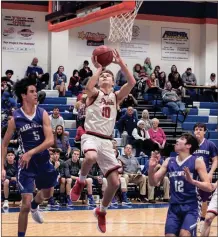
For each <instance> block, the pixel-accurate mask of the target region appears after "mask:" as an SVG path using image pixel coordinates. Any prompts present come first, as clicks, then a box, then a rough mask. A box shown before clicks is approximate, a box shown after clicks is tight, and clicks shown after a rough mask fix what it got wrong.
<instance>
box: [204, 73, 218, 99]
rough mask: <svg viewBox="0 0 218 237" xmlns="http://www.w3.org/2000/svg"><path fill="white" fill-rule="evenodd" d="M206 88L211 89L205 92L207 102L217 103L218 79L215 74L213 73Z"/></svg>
mask: <svg viewBox="0 0 218 237" xmlns="http://www.w3.org/2000/svg"><path fill="white" fill-rule="evenodd" d="M205 86H210V87H211V88H210V89H205V90H204V96H205V99H206V101H209V102H216V101H217V99H218V89H215V88H217V79H216V74H215V73H211V75H210V80H209V81H207V82H206V84H205Z"/></svg>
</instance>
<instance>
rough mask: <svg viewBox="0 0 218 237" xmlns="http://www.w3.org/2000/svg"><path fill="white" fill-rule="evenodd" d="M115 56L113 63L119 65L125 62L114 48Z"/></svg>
mask: <svg viewBox="0 0 218 237" xmlns="http://www.w3.org/2000/svg"><path fill="white" fill-rule="evenodd" d="M113 56H114V60H113V63H115V64H118V65H121V64H124V63H123V60H122V58H121V57H120V55H119V53H118V52H117V50H116V49H114V50H113Z"/></svg>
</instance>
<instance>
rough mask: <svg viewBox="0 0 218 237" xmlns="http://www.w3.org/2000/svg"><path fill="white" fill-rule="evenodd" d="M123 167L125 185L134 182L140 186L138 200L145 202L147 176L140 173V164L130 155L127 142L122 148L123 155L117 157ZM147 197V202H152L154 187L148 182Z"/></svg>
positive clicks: (130, 151) (130, 150)
mask: <svg viewBox="0 0 218 237" xmlns="http://www.w3.org/2000/svg"><path fill="white" fill-rule="evenodd" d="M118 160H119V161H120V162H121V164H122V167H123V177H124V178H125V180H126V185H127V186H128V183H135V184H137V185H139V187H140V200H141V202H146V199H145V195H146V186H147V180H148V177H147V176H145V175H143V174H142V173H141V166H140V164H139V162H138V160H137V158H135V157H134V156H133V155H132V145H130V144H127V145H126V146H125V148H124V155H121V156H119V157H118ZM148 199H149V202H151V203H154V202H155V201H154V187H151V186H150V184H149V182H148Z"/></svg>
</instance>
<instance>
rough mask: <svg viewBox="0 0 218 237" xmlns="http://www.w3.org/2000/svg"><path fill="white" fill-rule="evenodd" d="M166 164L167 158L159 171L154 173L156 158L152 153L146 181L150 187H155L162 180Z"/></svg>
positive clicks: (165, 171)
mask: <svg viewBox="0 0 218 237" xmlns="http://www.w3.org/2000/svg"><path fill="white" fill-rule="evenodd" d="M168 162H169V158H167V159H166V160H165V161H164V163H163V164H162V166H161V167H160V169H159V170H158V171H157V172H156V170H157V169H156V166H157V165H158V158H157V157H156V156H155V152H152V154H151V158H150V160H149V168H148V181H149V183H150V185H151V186H156V185H157V184H158V183H159V182H160V181H161V180H162V179H163V178H164V176H165V175H166V173H167V166H168Z"/></svg>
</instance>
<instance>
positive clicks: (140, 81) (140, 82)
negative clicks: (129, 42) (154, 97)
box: [133, 63, 148, 97]
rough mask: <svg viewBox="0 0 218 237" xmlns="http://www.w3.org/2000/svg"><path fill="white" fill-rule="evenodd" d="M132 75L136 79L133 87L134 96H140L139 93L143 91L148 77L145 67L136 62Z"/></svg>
mask: <svg viewBox="0 0 218 237" xmlns="http://www.w3.org/2000/svg"><path fill="white" fill-rule="evenodd" d="M133 76H134V78H135V79H136V85H135V87H134V88H135V89H136V93H135V96H138V97H140V95H141V96H142V95H143V93H144V91H145V86H146V80H147V79H148V77H147V75H146V72H145V69H144V68H143V67H142V66H141V65H140V64H138V63H137V64H136V65H135V66H134V68H133Z"/></svg>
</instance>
